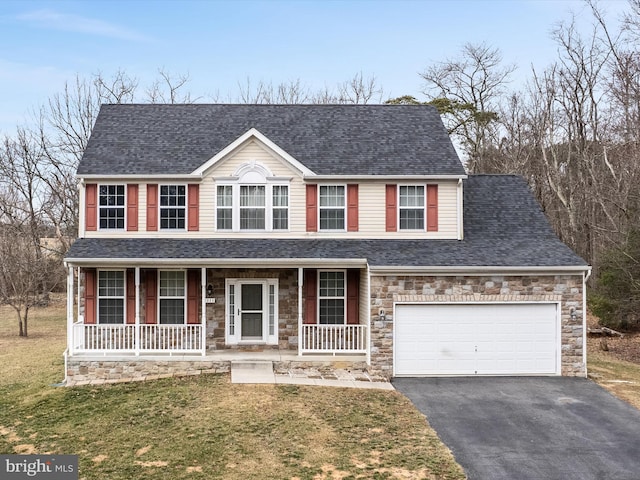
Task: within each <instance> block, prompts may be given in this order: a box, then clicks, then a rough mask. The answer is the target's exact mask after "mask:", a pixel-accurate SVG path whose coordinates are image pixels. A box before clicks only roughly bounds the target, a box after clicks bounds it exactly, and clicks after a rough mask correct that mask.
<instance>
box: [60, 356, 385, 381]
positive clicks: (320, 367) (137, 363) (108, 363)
mask: <svg viewBox="0 0 640 480" xmlns="http://www.w3.org/2000/svg"><path fill="white" fill-rule="evenodd" d="M231 361H232V360H176V359H172V360H170V359H167V360H156V359H154V360H151V359H140V360H78V359H74V358H70V359H69V360H68V362H67V386H80V385H99V384H108V383H122V382H134V381H143V380H157V379H160V378H170V377H184V376H191V375H201V374H211V373H229V372H230V371H231ZM273 370H274V372H275V373H276V374H284V373H285V372H290V371H295V370H317V371H319V372H321V373H322V374H323V375H324V377H327V375H329V374H330V372H331V371H334V370H346V371H350V372H356V373H357V372H363V376H366V377H367V378H369V379H370V381H384V380H385V378H382V377H379V376H375V375H373V376H367V375H366V372H367V364H366V362H364V361H353V362H349V361H345V360H338V361H334V360H330V359H327V360H280V361H274V362H273ZM324 377H323V378H324ZM327 378H328V377H327Z"/></svg>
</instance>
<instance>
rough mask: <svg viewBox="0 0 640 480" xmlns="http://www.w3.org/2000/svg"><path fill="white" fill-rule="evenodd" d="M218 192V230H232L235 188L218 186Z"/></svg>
mask: <svg viewBox="0 0 640 480" xmlns="http://www.w3.org/2000/svg"><path fill="white" fill-rule="evenodd" d="M217 191H218V195H217V202H216V205H217V209H216V228H217V229H218V230H232V229H233V186H231V185H218V188H217Z"/></svg>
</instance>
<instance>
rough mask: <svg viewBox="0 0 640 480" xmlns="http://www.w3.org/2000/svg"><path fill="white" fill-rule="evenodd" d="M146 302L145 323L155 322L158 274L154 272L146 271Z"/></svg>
mask: <svg viewBox="0 0 640 480" xmlns="http://www.w3.org/2000/svg"><path fill="white" fill-rule="evenodd" d="M145 280H146V282H145V288H146V295H145V297H146V301H145V319H144V321H145V323H156V322H157V320H156V319H157V317H158V315H157V311H158V300H157V299H158V272H157V271H156V270H147V275H146V279H145Z"/></svg>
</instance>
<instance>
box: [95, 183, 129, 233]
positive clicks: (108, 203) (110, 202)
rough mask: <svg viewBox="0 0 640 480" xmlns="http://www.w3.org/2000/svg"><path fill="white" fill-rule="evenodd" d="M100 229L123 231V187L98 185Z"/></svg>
mask: <svg viewBox="0 0 640 480" xmlns="http://www.w3.org/2000/svg"><path fill="white" fill-rule="evenodd" d="M98 204H99V210H100V229H124V211H125V206H124V205H125V201H124V185H100V198H99V201H98Z"/></svg>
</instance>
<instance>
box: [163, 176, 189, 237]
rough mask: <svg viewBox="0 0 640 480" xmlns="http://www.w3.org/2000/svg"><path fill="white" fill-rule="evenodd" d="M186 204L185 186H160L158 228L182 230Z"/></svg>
mask: <svg viewBox="0 0 640 480" xmlns="http://www.w3.org/2000/svg"><path fill="white" fill-rule="evenodd" d="M186 204H187V193H186V186H185V185H160V228H161V229H165V230H184V228H185V218H186V210H187V209H186Z"/></svg>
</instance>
